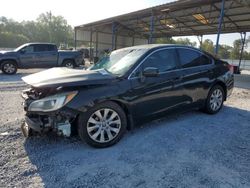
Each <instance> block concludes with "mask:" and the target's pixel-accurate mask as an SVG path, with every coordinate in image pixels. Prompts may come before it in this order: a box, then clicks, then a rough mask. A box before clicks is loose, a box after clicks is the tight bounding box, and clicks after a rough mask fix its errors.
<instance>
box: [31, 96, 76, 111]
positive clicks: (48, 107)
mask: <svg viewBox="0 0 250 188" xmlns="http://www.w3.org/2000/svg"><path fill="white" fill-rule="evenodd" d="M76 94H77V91H73V92H68V93H61V94H57V95H53V96H49V97H45V98H43V99H40V100H36V101H33V102H32V103H31V104H30V105H29V108H28V111H31V112H50V111H55V110H58V109H60V108H61V107H63V106H64V105H65V104H67V103H68V102H69V101H71V100H72V99H73V98H74V97H75V96H76Z"/></svg>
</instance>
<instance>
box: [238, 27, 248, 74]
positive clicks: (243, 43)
mask: <svg viewBox="0 0 250 188" xmlns="http://www.w3.org/2000/svg"><path fill="white" fill-rule="evenodd" d="M242 35H243V36H242ZM240 37H241V51H240V57H239V66H238V70H237V73H240V65H241V60H242V54H243V52H244V46H245V42H246V32H244V33H240Z"/></svg>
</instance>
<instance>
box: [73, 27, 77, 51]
mask: <svg viewBox="0 0 250 188" xmlns="http://www.w3.org/2000/svg"><path fill="white" fill-rule="evenodd" d="M74 32H75V36H74V41H75V50H76V46H77V44H76V43H77V41H76V40H77V39H76V37H77V31H76V28H74Z"/></svg>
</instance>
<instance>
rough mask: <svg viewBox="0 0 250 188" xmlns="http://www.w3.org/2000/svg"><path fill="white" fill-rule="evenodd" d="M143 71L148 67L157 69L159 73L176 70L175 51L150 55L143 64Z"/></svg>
mask: <svg viewBox="0 0 250 188" xmlns="http://www.w3.org/2000/svg"><path fill="white" fill-rule="evenodd" d="M142 66H143V69H144V68H146V67H155V68H158V69H159V72H160V73H161V72H165V71H169V70H173V69H175V68H176V52H175V49H164V50H160V51H157V52H155V53H153V54H152V55H150V56H149V57H148V58H147V59H146V60H145V61H144V62H143V64H142Z"/></svg>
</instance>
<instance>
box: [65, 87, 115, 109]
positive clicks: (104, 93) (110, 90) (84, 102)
mask: <svg viewBox="0 0 250 188" xmlns="http://www.w3.org/2000/svg"><path fill="white" fill-rule="evenodd" d="M92 87H94V86H92ZM118 91H119V89H118V86H115V85H113V86H107V85H104V86H102V87H96V88H95V89H94V88H89V89H82V90H80V91H79V93H78V94H77V96H76V97H75V98H74V99H73V100H72V101H70V102H69V103H68V104H67V105H66V106H67V107H69V108H72V109H74V110H77V111H79V112H86V111H87V110H88V109H89V108H91V107H93V106H94V105H95V104H97V103H100V102H103V101H106V100H116V99H117V98H118V97H117V96H118V95H119V92H118Z"/></svg>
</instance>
